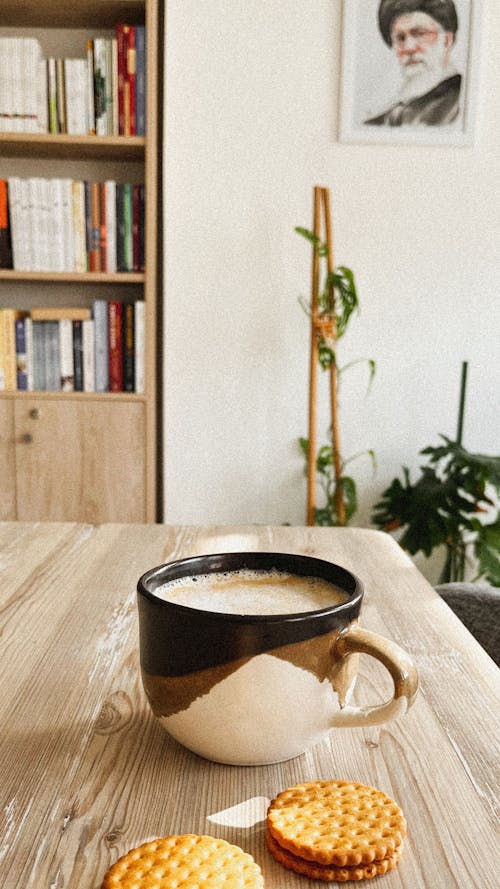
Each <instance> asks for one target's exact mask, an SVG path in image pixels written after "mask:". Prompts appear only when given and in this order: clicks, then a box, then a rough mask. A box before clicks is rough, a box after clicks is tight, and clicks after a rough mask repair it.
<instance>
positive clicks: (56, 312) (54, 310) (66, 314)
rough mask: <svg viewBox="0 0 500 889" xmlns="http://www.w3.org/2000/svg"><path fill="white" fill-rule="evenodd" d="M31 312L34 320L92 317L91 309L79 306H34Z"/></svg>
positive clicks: (78, 319)
mask: <svg viewBox="0 0 500 889" xmlns="http://www.w3.org/2000/svg"><path fill="white" fill-rule="evenodd" d="M30 314H31V318H32V320H33V321H61V320H62V319H63V318H66V319H68V320H69V321H86V320H88V319H89V318H91V317H92V313H91V310H90V309H87V308H80V307H79V306H33V308H32V309H31V313H30Z"/></svg>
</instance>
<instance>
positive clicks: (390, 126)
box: [340, 0, 481, 145]
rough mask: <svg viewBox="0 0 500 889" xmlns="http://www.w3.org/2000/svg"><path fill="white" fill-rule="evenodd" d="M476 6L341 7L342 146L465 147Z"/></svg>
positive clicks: (348, 1) (368, 2) (354, 1)
mask: <svg viewBox="0 0 500 889" xmlns="http://www.w3.org/2000/svg"><path fill="white" fill-rule="evenodd" d="M480 25H481V0H344V5H343V30H342V84H341V108H340V140H341V141H342V142H379V143H380V142H387V143H390V144H394V143H399V142H400V143H406V144H408V143H422V144H426V145H439V144H443V145H467V144H471V143H472V142H473V138H474V128H475V119H476V104H477V93H478V66H479V40H480Z"/></svg>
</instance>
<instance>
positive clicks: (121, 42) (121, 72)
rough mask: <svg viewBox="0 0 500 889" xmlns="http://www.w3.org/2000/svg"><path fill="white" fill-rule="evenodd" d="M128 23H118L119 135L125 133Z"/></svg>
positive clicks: (116, 29)
mask: <svg viewBox="0 0 500 889" xmlns="http://www.w3.org/2000/svg"><path fill="white" fill-rule="evenodd" d="M125 28H126V25H124V24H122V23H119V24H117V25H116V28H115V33H116V67H117V73H118V77H117V89H116V93H117V106H118V135H119V136H124V135H125V75H126V52H127V40H126V32H125Z"/></svg>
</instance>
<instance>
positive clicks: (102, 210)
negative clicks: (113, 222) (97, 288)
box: [99, 182, 108, 271]
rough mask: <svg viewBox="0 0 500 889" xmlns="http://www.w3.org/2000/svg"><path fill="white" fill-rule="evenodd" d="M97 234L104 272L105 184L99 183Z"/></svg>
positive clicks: (105, 246) (106, 231)
mask: <svg viewBox="0 0 500 889" xmlns="http://www.w3.org/2000/svg"><path fill="white" fill-rule="evenodd" d="M99 233H100V239H99V240H100V248H101V269H102V271H106V269H107V263H108V256H107V250H108V230H107V228H106V183H105V182H100V183H99Z"/></svg>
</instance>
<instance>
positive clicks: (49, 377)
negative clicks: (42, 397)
mask: <svg viewBox="0 0 500 889" xmlns="http://www.w3.org/2000/svg"><path fill="white" fill-rule="evenodd" d="M41 323H42V324H43V345H44V358H45V388H46V390H47V391H48V392H57V391H58V390H59V389H60V388H61V358H60V347H59V322H58V321H42V322H41Z"/></svg>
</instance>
